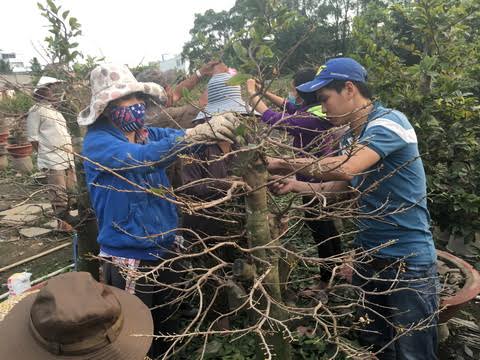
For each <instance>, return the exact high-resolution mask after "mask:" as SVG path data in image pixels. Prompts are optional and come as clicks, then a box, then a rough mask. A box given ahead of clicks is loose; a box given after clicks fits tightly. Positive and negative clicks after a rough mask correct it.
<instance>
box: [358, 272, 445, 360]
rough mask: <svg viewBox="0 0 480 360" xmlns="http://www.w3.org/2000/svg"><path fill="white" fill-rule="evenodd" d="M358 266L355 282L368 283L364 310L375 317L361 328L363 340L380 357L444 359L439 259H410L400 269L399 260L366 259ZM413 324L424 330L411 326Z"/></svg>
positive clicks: (364, 288)
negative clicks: (384, 264) (392, 262)
mask: <svg viewBox="0 0 480 360" xmlns="http://www.w3.org/2000/svg"><path fill="white" fill-rule="evenodd" d="M356 271H358V274H357V273H356V272H354V276H353V285H356V286H359V287H361V289H362V291H361V297H360V302H359V304H360V308H359V315H360V316H363V318H364V319H366V316H368V319H369V320H370V321H365V322H364V323H365V324H366V325H365V326H364V327H363V328H362V329H361V330H360V332H359V338H360V339H359V340H360V343H361V344H362V345H363V346H368V347H370V349H371V351H372V352H375V353H377V357H378V359H379V360H436V359H438V357H437V320H438V319H437V310H438V300H439V298H438V289H439V286H438V284H439V283H438V277H437V265H436V264H432V265H407V266H406V267H405V268H404V269H402V271H399V268H398V266H390V267H386V268H384V267H382V268H381V269H380V268H379V267H378V266H372V265H369V264H360V265H358V266H356ZM384 292H388V293H384ZM380 293H381V294H380ZM412 326H417V329H418V330H415V331H414V330H409V328H411V327H412ZM418 326H421V327H422V329H419V328H418ZM379 351H380V352H379Z"/></svg>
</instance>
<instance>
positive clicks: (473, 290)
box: [437, 250, 480, 322]
mask: <svg viewBox="0 0 480 360" xmlns="http://www.w3.org/2000/svg"><path fill="white" fill-rule="evenodd" d="M437 255H438V258H439V260H442V261H443V262H445V263H446V264H447V265H453V266H454V267H456V268H458V269H460V272H461V273H462V275H463V276H464V277H465V284H464V285H463V287H462V288H461V289H460V291H459V292H457V293H456V294H455V295H453V296H449V297H442V299H441V303H440V306H441V308H444V307H445V309H443V310H442V311H441V312H440V322H445V321H448V320H449V319H451V318H452V317H453V315H454V314H455V313H456V312H457V311H458V310H460V309H461V308H462V307H463V306H464V305H465V304H466V303H468V302H469V301H470V300H472V299H473V298H475V297H476V296H477V295H478V294H479V293H480V274H479V273H478V271H477V270H475V269H474V268H473V266H472V265H470V264H469V263H467V262H466V261H464V260H462V259H460V258H458V257H456V256H454V255H452V254H450V253H448V252H446V251H441V250H437Z"/></svg>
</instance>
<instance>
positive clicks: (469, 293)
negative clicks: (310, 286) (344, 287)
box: [339, 250, 480, 323]
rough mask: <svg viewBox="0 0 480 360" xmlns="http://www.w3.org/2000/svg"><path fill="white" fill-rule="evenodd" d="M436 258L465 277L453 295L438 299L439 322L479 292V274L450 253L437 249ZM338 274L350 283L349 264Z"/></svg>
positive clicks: (351, 273) (453, 313)
mask: <svg viewBox="0 0 480 360" xmlns="http://www.w3.org/2000/svg"><path fill="white" fill-rule="evenodd" d="M437 256H438V260H441V261H443V262H444V263H446V264H447V265H449V266H450V267H453V268H457V269H460V272H461V273H462V275H463V276H464V277H465V284H464V285H463V287H462V289H460V291H458V292H457V293H456V294H455V295H453V296H448V297H442V298H441V299H440V308H441V309H442V310H441V312H440V323H443V322H446V321H448V320H449V319H451V318H452V317H453V316H454V315H455V313H456V312H457V311H458V310H460V309H461V308H462V307H463V306H464V305H465V304H466V303H468V302H469V301H471V300H472V299H474V298H475V297H476V296H477V295H478V294H480V274H479V273H478V271H477V270H475V269H474V268H473V266H472V265H470V264H469V263H467V262H466V261H464V260H462V259H460V258H458V257H456V256H455V255H452V254H450V253H449V252H446V251H442V250H437ZM339 275H340V276H341V277H343V278H344V279H345V280H346V281H347V282H348V283H352V276H353V270H352V268H351V266H343V267H342V268H341V269H340V271H339Z"/></svg>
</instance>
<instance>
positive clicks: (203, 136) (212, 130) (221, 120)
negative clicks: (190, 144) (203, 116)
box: [185, 113, 240, 144]
mask: <svg viewBox="0 0 480 360" xmlns="http://www.w3.org/2000/svg"><path fill="white" fill-rule="evenodd" d="M239 125H240V120H238V119H237V117H236V116H235V115H233V114H232V113H226V114H222V115H215V116H213V117H212V118H211V119H210V120H209V121H207V122H206V123H203V124H200V125H197V126H195V127H194V128H192V129H187V130H186V131H185V139H187V140H191V141H200V142H208V141H214V142H218V141H226V142H228V143H230V144H233V142H234V141H235V137H236V134H235V129H236V128H237V127H238V126H239Z"/></svg>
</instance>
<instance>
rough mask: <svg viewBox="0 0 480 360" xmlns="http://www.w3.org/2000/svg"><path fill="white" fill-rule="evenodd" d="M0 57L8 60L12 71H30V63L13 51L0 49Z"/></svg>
mask: <svg viewBox="0 0 480 360" xmlns="http://www.w3.org/2000/svg"><path fill="white" fill-rule="evenodd" d="M0 59H1V60H3V61H5V62H8V63H9V64H10V67H11V68H12V71H13V72H14V73H27V72H30V71H31V68H30V64H29V63H28V62H26V61H24V60H23V59H22V58H21V56H19V55H18V54H16V53H14V52H7V51H3V50H1V49H0Z"/></svg>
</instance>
